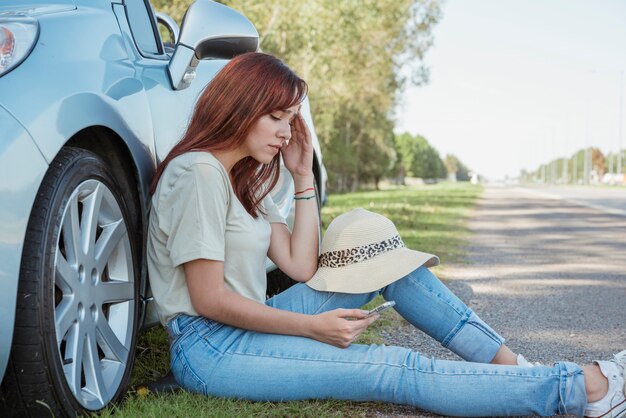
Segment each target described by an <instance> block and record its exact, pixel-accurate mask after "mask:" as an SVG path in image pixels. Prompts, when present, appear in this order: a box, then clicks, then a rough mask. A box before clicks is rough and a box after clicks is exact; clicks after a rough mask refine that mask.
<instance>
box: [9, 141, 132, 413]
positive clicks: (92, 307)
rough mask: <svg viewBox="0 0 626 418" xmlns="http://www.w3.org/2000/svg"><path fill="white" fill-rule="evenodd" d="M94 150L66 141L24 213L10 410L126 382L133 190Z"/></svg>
mask: <svg viewBox="0 0 626 418" xmlns="http://www.w3.org/2000/svg"><path fill="white" fill-rule="evenodd" d="M126 189H127V188H125V187H123V186H120V184H119V182H117V181H116V178H115V176H114V175H113V173H112V171H111V170H110V169H109V168H108V167H107V165H106V164H105V162H104V161H103V160H102V159H101V158H100V157H99V156H97V155H96V154H94V153H92V152H89V151H86V150H83V149H78V148H65V149H63V150H62V151H61V152H60V153H59V155H58V156H57V157H56V158H55V160H54V161H53V162H52V164H51V165H50V168H49V169H48V172H47V174H46V177H45V178H44V181H43V183H42V185H41V187H40V189H39V192H38V194H37V198H36V201H35V203H34V206H33V210H32V213H31V217H30V220H29V225H28V230H27V233H26V240H25V243H24V250H23V256H22V264H21V266H22V267H21V272H20V281H19V289H18V295H17V311H16V320H15V330H14V336H13V345H12V349H11V356H10V359H9V365H8V367H7V372H6V374H5V378H4V381H3V388H2V389H3V393H4V397H5V402H6V405H7V406H8V407H9V408H10V409H11V410H12V411H13V412H17V414H18V415H23V414H24V413H26V414H29V415H41V414H42V413H47V414H49V413H50V412H52V413H53V414H54V415H71V416H74V415H81V413H82V412H83V411H96V410H99V409H101V408H103V407H104V406H106V405H107V404H108V403H109V402H111V401H114V400H116V399H117V398H119V397H120V396H121V395H122V394H123V393H124V390H125V388H126V386H127V384H128V381H129V378H130V373H131V369H132V364H133V360H134V344H135V337H136V331H137V320H138V288H139V283H138V280H137V279H136V278H137V277H139V276H138V271H139V268H138V261H139V260H138V255H137V254H138V253H137V251H136V250H135V249H134V248H133V247H134V241H135V240H134V237H133V231H134V230H135V229H134V227H133V225H134V224H135V222H136V220H133V219H131V217H130V215H129V214H130V213H132V212H131V211H129V208H128V205H130V204H132V201H133V199H132V198H130V197H129V194H128V191H127V190H126Z"/></svg>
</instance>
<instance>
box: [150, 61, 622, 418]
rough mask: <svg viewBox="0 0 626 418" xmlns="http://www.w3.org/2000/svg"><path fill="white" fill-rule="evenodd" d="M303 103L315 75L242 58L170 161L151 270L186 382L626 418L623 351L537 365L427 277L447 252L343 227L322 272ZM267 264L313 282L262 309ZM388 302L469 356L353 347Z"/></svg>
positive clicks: (161, 172) (336, 226)
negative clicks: (288, 212)
mask: <svg viewBox="0 0 626 418" xmlns="http://www.w3.org/2000/svg"><path fill="white" fill-rule="evenodd" d="M305 94H306V84H305V82H304V81H303V80H301V79H300V78H298V77H297V76H296V75H295V74H294V73H293V72H292V71H291V70H290V69H289V68H288V67H286V66H285V65H284V64H283V63H282V62H280V61H279V60H278V59H276V58H274V57H272V56H269V55H265V54H260V53H250V54H244V55H241V56H238V57H236V58H234V59H233V60H232V61H231V62H230V63H228V64H227V65H226V66H225V67H224V69H223V70H222V71H220V73H219V74H218V75H217V76H216V77H215V79H214V80H213V81H212V82H211V83H210V84H209V85H208V86H207V88H206V89H205V91H204V93H203V94H202V96H201V97H200V98H199V101H198V103H197V106H196V109H195V112H194V115H193V117H192V119H191V122H190V124H189V127H188V129H187V132H186V133H185V135H184V137H183V139H182V140H181V142H180V143H179V144H178V145H176V146H175V147H174V148H173V149H172V151H171V152H170V154H169V155H168V156H167V158H166V159H165V160H164V161H163V162H162V163H161V165H160V166H159V167H158V170H157V174H156V176H155V179H154V183H153V193H154V194H153V199H152V203H153V207H152V212H151V215H150V226H149V239H148V243H149V245H148V266H149V273H150V282H151V287H152V290H153V293H154V298H155V301H156V303H157V309H158V311H159V314H160V317H161V321H162V322H163V324H164V325H165V326H166V328H167V330H168V332H169V334H170V336H171V347H170V353H171V367H172V371H173V373H174V376H175V377H176V379H177V381H178V382H179V383H180V384H181V386H183V387H184V388H186V389H188V390H191V391H194V392H200V393H204V394H210V395H215V396H226V397H236V398H244V399H251V400H269V401H281V400H294V399H308V398H335V399H348V400H355V401H359V400H377V401H384V402H394V403H404V404H410V405H415V406H418V407H421V408H424V409H427V410H430V411H433V412H438V413H441V414H447V415H465V416H468V415H485V416H486V415H525V414H532V413H535V414H541V415H553V414H556V413H571V414H577V415H582V414H583V412H586V413H587V414H588V415H591V416H600V415H602V414H604V413H605V412H606V411H608V410H610V409H611V408H613V412H612V413H613V414H614V416H624V415H626V412H624V410H626V403H625V402H624V399H623V392H624V389H623V387H622V386H623V385H624V377H623V374H624V364H625V363H626V352H623V353H620V354H619V355H618V356H616V359H615V360H614V361H611V362H599V363H596V364H593V365H590V366H585V367H583V368H581V367H579V366H577V365H575V364H573V363H566V362H562V363H557V364H555V365H554V366H553V367H544V366H537V367H532V365H530V364H529V363H528V362H526V361H525V360H524V359H523V357H521V356H518V355H516V354H514V353H513V352H512V351H511V350H510V349H509V348H508V347H506V345H504V344H503V342H504V340H503V338H502V337H501V336H499V335H498V334H497V333H496V332H495V331H493V330H492V329H491V328H490V327H489V326H488V325H487V324H485V323H484V322H483V321H482V320H481V319H480V318H479V317H478V316H477V315H476V314H475V313H474V312H473V311H472V310H471V309H469V308H468V307H467V306H465V305H464V304H463V302H461V301H460V300H459V299H458V298H456V297H455V296H454V295H453V294H451V293H450V291H449V290H448V289H447V288H446V287H445V286H444V285H443V284H442V283H441V282H440V281H439V280H438V279H437V278H436V277H435V276H434V275H433V274H432V273H431V272H430V271H429V270H428V269H427V268H426V266H427V265H431V264H434V263H436V262H437V259H436V257H434V256H431V255H429V254H424V253H419V252H416V251H411V250H408V249H406V248H405V247H404V246H403V244H402V241H401V239H400V237H399V235H398V234H397V230H396V229H395V226H393V223H391V221H389V220H388V219H386V218H384V217H382V216H380V215H376V214H373V213H371V212H367V211H363V210H357V211H352V212H350V213H348V214H345V215H342V216H340V217H338V218H337V219H335V220H334V221H333V223H331V225H330V226H329V228H328V231H327V233H326V236H325V238H324V242H323V245H322V255H321V256H320V258H319V269H318V257H317V249H318V223H317V219H318V218H317V207H316V201H317V199H315V194H314V185H313V182H314V178H313V174H312V171H311V167H312V159H313V147H312V145H311V138H310V135H309V132H308V129H307V127H306V124H305V123H304V121H303V119H302V117H301V116H300V114H299V109H300V103H301V101H302V99H303V98H304V96H305ZM280 155H282V158H283V161H284V164H285V166H286V168H287V169H288V170H289V171H290V173H291V174H292V177H293V179H294V182H295V190H296V196H295V199H296V215H295V224H294V227H293V231H291V232H290V231H289V229H288V228H287V226H286V224H285V222H284V220H283V219H282V218H281V217H280V215H279V214H278V212H277V210H276V206H275V205H274V203H273V202H272V200H271V198H270V196H269V195H268V194H267V193H268V191H269V190H270V189H271V188H272V187H273V186H274V184H275V183H276V181H277V176H278V170H279V158H280ZM266 256H269V258H270V259H272V261H274V263H276V265H277V266H278V267H279V268H280V269H281V270H282V271H284V272H285V273H286V274H287V275H289V276H290V277H292V278H293V279H295V280H296V281H299V282H305V283H298V284H296V285H294V286H293V287H291V288H290V289H288V290H286V291H284V292H282V293H281V294H279V295H277V296H274V297H273V298H271V299H269V300H265V258H266ZM307 284H308V285H307ZM379 294H382V295H383V297H384V298H385V299H386V300H394V301H395V302H396V304H397V305H396V309H397V310H398V312H399V313H400V314H401V315H403V316H404V317H405V318H406V319H407V320H408V321H409V322H410V323H412V324H413V325H415V326H416V327H418V328H420V329H422V330H424V331H425V332H426V333H428V334H429V335H431V336H433V337H434V338H436V339H437V340H438V341H440V342H441V343H442V344H443V345H444V346H446V347H448V348H450V349H451V350H452V351H454V352H456V353H457V354H459V355H460V356H461V357H462V358H464V359H465V360H467V361H468V362H451V361H439V360H437V361H435V360H432V359H429V358H425V357H422V356H420V354H419V353H416V352H412V351H410V350H408V349H404V348H401V347H386V346H364V345H357V344H352V343H353V341H354V340H355V339H356V338H357V337H358V336H359V335H360V334H361V333H362V332H363V331H364V330H365V329H366V328H367V327H368V326H369V325H370V324H371V323H372V322H373V321H375V320H376V318H377V315H373V316H369V317H368V316H367V315H366V314H367V313H366V312H365V311H362V310H361V309H358V308H359V307H360V306H362V305H364V304H365V303H367V302H368V301H370V300H371V299H372V298H374V297H375V296H377V295H379ZM518 363H519V364H520V365H524V366H526V367H519V366H518ZM607 375H608V378H607V377H606V376H607ZM616 411H618V412H616Z"/></svg>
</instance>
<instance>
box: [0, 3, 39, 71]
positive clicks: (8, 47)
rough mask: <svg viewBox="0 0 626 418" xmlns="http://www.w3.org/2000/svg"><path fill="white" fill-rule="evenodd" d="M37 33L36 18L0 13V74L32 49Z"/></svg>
mask: <svg viewBox="0 0 626 418" xmlns="http://www.w3.org/2000/svg"><path fill="white" fill-rule="evenodd" d="M38 34H39V24H38V23H37V20H36V19H34V18H32V17H29V16H25V15H19V14H8V13H7V14H0V76H3V75H4V74H6V73H8V72H9V71H11V70H12V69H13V68H15V67H17V66H18V65H20V64H21V63H22V61H24V59H25V58H26V57H27V56H28V54H30V51H32V50H33V47H34V46H35V42H36V41H37V35H38Z"/></svg>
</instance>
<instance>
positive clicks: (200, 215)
mask: <svg viewBox="0 0 626 418" xmlns="http://www.w3.org/2000/svg"><path fill="white" fill-rule="evenodd" d="M261 209H262V211H263V212H265V213H266V215H263V214H261V215H260V216H259V217H258V218H257V219H254V218H253V217H252V216H251V215H250V214H249V213H248V212H246V210H245V208H244V207H243V205H242V204H241V202H240V201H239V199H237V196H236V195H235V193H234V190H233V188H232V185H231V183H230V180H229V176H228V173H227V172H226V170H225V169H224V166H222V164H221V163H220V162H219V161H218V160H217V159H216V158H215V157H214V156H213V155H212V154H210V153H208V152H189V153H186V154H183V155H180V156H178V157H176V158H174V159H173V160H172V161H170V163H169V164H168V165H167V167H166V169H165V170H164V172H163V174H162V176H161V178H160V179H159V183H158V186H157V189H156V191H155V193H154V195H153V196H152V209H151V211H150V221H149V227H148V274H149V276H150V287H151V289H152V293H153V295H154V300H155V302H156V307H157V312H158V313H159V318H160V320H161V322H162V323H163V324H165V323H167V321H169V320H170V319H171V318H173V317H174V316H176V315H177V314H179V313H185V314H188V315H198V313H197V312H196V311H195V310H194V309H193V306H192V305H191V299H190V297H189V290H188V288H187V282H186V281H185V274H184V269H183V264H184V263H186V262H188V261H192V260H196V259H200V258H204V259H209V260H218V261H223V262H224V283H225V286H226V288H228V289H230V290H232V291H234V292H237V293H238V294H240V295H242V296H245V297H247V298H250V299H253V300H256V301H259V302H264V301H265V294H266V288H267V283H266V276H265V260H266V257H267V251H268V249H269V245H270V237H271V227H270V223H285V220H284V219H283V218H282V217H281V216H280V214H279V213H278V208H277V207H276V205H275V204H274V202H273V201H272V199H271V197H270V196H269V195H267V196H266V197H265V199H264V200H263V202H262V208H261Z"/></svg>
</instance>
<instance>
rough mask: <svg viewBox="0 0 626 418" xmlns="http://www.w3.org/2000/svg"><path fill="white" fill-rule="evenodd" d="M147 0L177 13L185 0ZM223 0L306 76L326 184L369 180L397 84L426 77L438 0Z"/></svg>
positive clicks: (385, 154)
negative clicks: (327, 176) (427, 54)
mask: <svg viewBox="0 0 626 418" xmlns="http://www.w3.org/2000/svg"><path fill="white" fill-rule="evenodd" d="M153 1H154V4H155V7H156V8H157V9H159V10H163V11H165V12H167V13H168V14H170V16H172V17H173V18H174V19H176V20H178V21H180V19H181V18H182V15H183V13H184V11H185V10H186V8H187V6H188V4H190V3H191V0H173V1H170V0H153ZM222 3H224V4H226V5H228V6H230V7H233V8H234V9H236V10H239V11H240V12H242V13H243V14H244V15H245V16H247V17H248V18H249V19H250V20H251V21H252V23H254V25H255V26H256V28H257V30H258V31H259V35H260V42H261V49H262V50H263V51H265V52H268V53H271V54H274V55H276V56H279V57H280V58H282V59H283V60H284V61H285V62H286V63H287V64H288V65H289V66H291V67H292V68H294V69H295V70H296V72H297V73H298V74H300V75H301V76H302V77H303V78H304V79H305V80H307V82H308V84H309V87H310V89H309V98H310V101H311V108H312V112H313V116H314V120H315V127H316V131H317V134H318V138H319V139H320V143H321V145H322V148H323V152H324V159H325V164H326V166H327V169H328V172H329V177H330V179H331V182H330V183H329V186H330V188H331V189H334V190H352V189H354V188H355V187H358V185H359V184H360V183H362V182H366V181H374V182H376V179H378V178H379V177H380V176H381V174H380V173H384V172H385V171H386V170H388V168H389V164H390V159H391V158H392V156H393V154H394V149H393V141H392V140H391V138H392V136H393V131H392V127H393V122H394V120H393V109H394V108H395V105H396V103H397V100H398V97H399V93H400V91H401V90H402V88H403V87H404V86H405V85H406V84H407V83H414V84H421V83H424V82H426V81H427V79H428V71H427V69H426V68H425V67H424V65H423V61H422V58H423V56H424V53H425V51H426V50H427V49H428V48H429V47H430V46H431V44H432V35H431V30H432V28H433V26H434V25H435V24H436V23H437V22H438V20H439V19H440V16H441V7H440V0H342V1H335V0H290V1H287V0H272V1H270V2H268V1H267V0H264V1H261V0H223V1H222ZM401 69H404V71H401ZM407 70H408V71H407ZM359 159H362V160H359Z"/></svg>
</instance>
